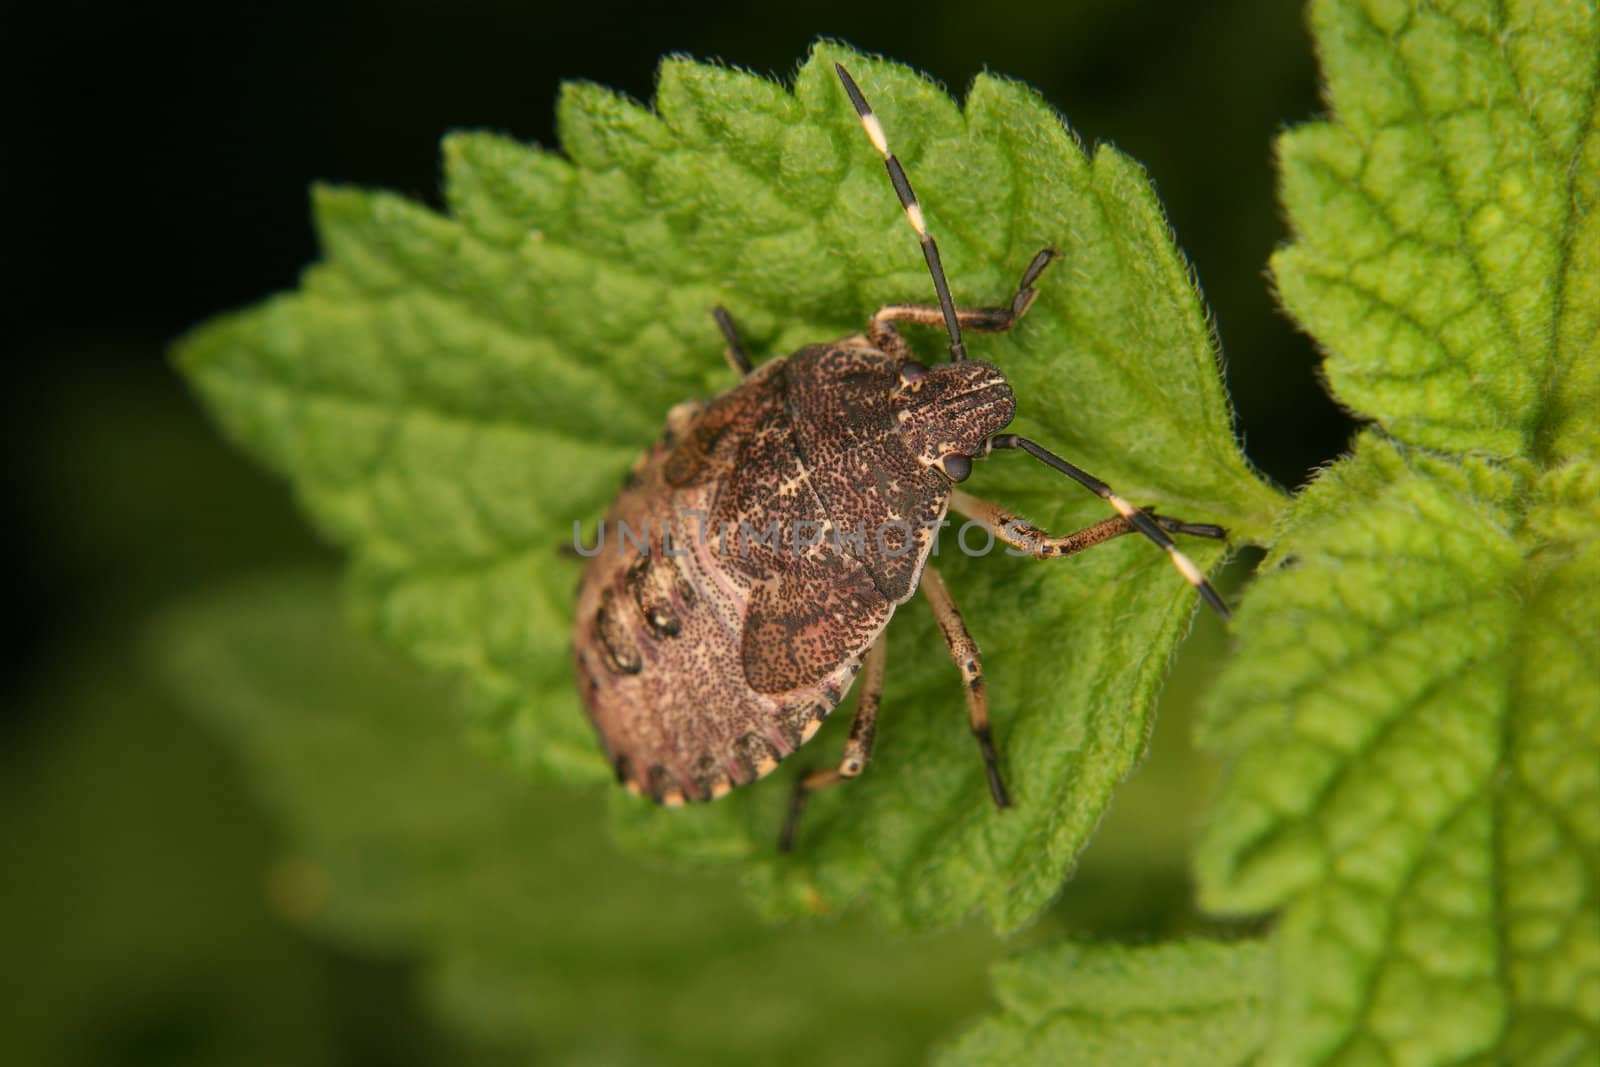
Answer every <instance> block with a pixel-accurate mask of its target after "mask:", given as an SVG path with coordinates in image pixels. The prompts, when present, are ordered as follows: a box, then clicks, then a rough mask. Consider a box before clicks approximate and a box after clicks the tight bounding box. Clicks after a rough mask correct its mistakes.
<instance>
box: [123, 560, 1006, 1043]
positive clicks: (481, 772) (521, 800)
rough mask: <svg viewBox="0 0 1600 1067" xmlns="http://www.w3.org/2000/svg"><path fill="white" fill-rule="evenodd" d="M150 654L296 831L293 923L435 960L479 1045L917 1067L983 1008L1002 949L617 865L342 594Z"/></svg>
mask: <svg viewBox="0 0 1600 1067" xmlns="http://www.w3.org/2000/svg"><path fill="white" fill-rule="evenodd" d="M150 647H151V649H152V650H153V657H154V662H155V663H156V665H157V667H158V669H159V671H160V673H161V676H162V677H163V678H164V679H165V680H166V682H167V684H168V685H169V686H170V687H171V689H172V691H173V692H174V693H175V694H176V695H177V696H178V697H179V698H180V699H181V700H183V702H184V703H185V704H186V705H187V706H188V707H189V708H191V709H192V710H193V711H194V712H195V713H196V714H197V715H198V716H199V718H200V719H201V720H202V721H203V722H205V723H206V724H207V725H208V726H210V727H212V728H213V729H214V730H215V731H216V733H217V734H218V736H220V737H221V738H222V739H223V740H224V741H225V743H226V744H227V745H228V746H229V747H230V748H231V749H232V750H233V751H234V753H235V754H236V756H237V758H238V763H239V766H240V768H241V770H242V771H243V772H244V777H245V779H246V781H247V783H248V784H249V785H250V786H251V787H252V789H253V791H254V793H255V794H256V795H257V796H258V797H259V798H260V800H261V801H262V802H263V804H264V805H265V807H266V809H267V810H268V812H269V813H270V814H271V815H273V816H274V817H275V818H276V820H277V821H278V823H279V825H280V826H281V828H282V830H283V832H284V837H285V840H286V846H285V854H284V857H283V859H282V861H281V862H280V863H278V864H277V866H276V868H275V869H274V870H273V871H272V872H271V874H270V877H269V879H268V883H269V889H270V892H271V897H272V899H273V901H274V902H275V903H276V904H277V906H278V908H279V910H280V911H281V912H282V913H283V914H284V915H286V916H287V917H288V918H290V919H292V920H294V921H297V922H299V923H301V924H303V925H305V926H307V927H309V928H311V929H313V930H315V931H317V932H318V933H320V934H322V935H324V936H328V937H331V938H334V939H336V940H338V941H340V942H342V943H344V944H347V945H353V946H355V947H358V948H362V949H365V950H367V951H375V952H381V953H385V954H403V955H405V956H407V957H411V958H414V959H417V960H418V961H419V962H420V963H421V965H422V968H423V973H424V975H425V976H426V991H427V992H428V994H429V998H430V1000H431V1002H432V1004H433V1005H434V1006H435V1008H436V1009H437V1010H438V1011H439V1012H440V1013H441V1015H442V1016H443V1018H445V1019H446V1020H448V1021H449V1022H451V1023H452V1024H454V1025H455V1026H457V1027H459V1028H460V1029H461V1030H462V1032H464V1033H466V1034H469V1035H473V1036H476V1037H477V1038H479V1039H482V1040H485V1041H487V1042H490V1043H491V1044H494V1045H499V1046H509V1047H512V1048H522V1049H528V1050H532V1051H534V1052H535V1053H536V1055H537V1061H538V1062H540V1063H546V1062H549V1063H685V1062H695V1063H752V1062H761V1063H860V1062H873V1063H913V1062H917V1061H918V1060H919V1059H920V1056H921V1052H922V1049H923V1048H924V1047H925V1046H926V1045H927V1043H928V1042H929V1041H931V1040H933V1039H934V1038H935V1037H937V1036H939V1035H941V1034H943V1033H945V1032H947V1031H948V1030H949V1028H950V1026H951V1024H952V1021H953V1020H954V1019H956V1018H958V1017H959V1016H960V1015H962V1014H964V1013H965V1012H967V1011H970V1010H971V1005H973V1004H975V1003H979V1002H981V999H982V989H981V978H980V976H981V972H982V968H983V964H984V962H985V961H986V960H987V959H988V958H990V957H991V955H992V954H993V952H994V946H993V942H992V939H991V938H990V937H988V936H987V934H985V933H984V932H982V931H973V930H969V931H966V932H951V933H946V934H942V935H938V936H935V937H921V938H918V939H916V940H915V941H905V940H896V939H895V938H893V937H889V936H887V935H885V934H883V933H882V932H880V931H874V930H872V929H870V928H869V924H868V923H867V922H865V921H864V920H863V919H862V918H861V917H857V918H855V919H853V920H851V921H849V922H847V923H845V924H830V925H814V926H810V927H805V926H802V927H794V928H790V929H787V930H771V929H769V928H767V927H766V926H764V925H763V924H762V923H761V922H760V921H759V920H758V919H757V918H756V917H755V916H753V915H751V914H750V913H749V911H748V909H746V908H745V907H744V906H743V902H742V901H741V900H740V894H739V891H738V888H737V887H736V886H734V885H732V884H730V883H729V882H728V880H726V879H723V878H720V877H717V876H715V875H709V874H705V873H700V874H697V875H688V874H684V873H682V872H671V871H663V870H660V869H659V866H658V865H657V866H648V865H644V864H642V863H640V862H639V861H638V860H629V859H627V858H625V857H619V856H617V855H615V854H614V852H613V851H612V850H611V849H610V848H609V847H607V844H606V842H605V841H604V835H605V819H604V817H603V805H601V804H600V803H599V802H598V800H597V798H596V797H595V796H594V795H593V791H592V790H586V791H582V792H574V791H570V790H561V789H556V788H552V787H549V786H543V787H531V786H529V784H528V783H527V782H525V781H522V780H521V778H520V777H519V776H518V775H517V774H515V773H514V772H513V771H512V770H511V769H510V768H508V767H506V766H505V764H504V763H503V761H499V760H497V759H495V758H492V757H490V756H489V755H487V754H485V753H483V752H480V751H475V750H474V749H473V748H472V747H470V746H469V745H468V744H467V742H466V739H465V738H464V737H463V736H462V734H461V731H460V729H459V727H458V725H457V724H456V723H455V722H453V721H452V720H451V718H450V717H449V716H448V715H443V714H441V713H440V709H441V707H442V706H443V705H445V704H446V703H447V702H448V694H447V693H446V692H445V691H444V690H445V687H443V686H441V685H437V684H434V685H428V684H422V682H421V681H420V680H419V679H418V678H417V676H416V672H415V670H414V669H413V668H410V667H408V666H407V665H406V664H404V663H402V662H399V661H398V660H397V659H396V658H395V657H394V656H393V655H392V654H391V653H388V652H387V650H385V649H382V648H380V647H377V646H375V645H374V644H373V643H372V642H371V641H369V640H366V639H363V638H361V637H360V636H359V635H358V634H356V633H355V632H353V631H352V630H350V629H349V628H348V627H347V626H346V625H345V624H344V621H343V620H342V619H341V618H340V614H339V612H338V611H337V609H336V606H335V600H334V597H333V594H332V589H331V583H329V582H327V581H325V580H323V579H320V578H315V577H289V578H270V579H265V580H256V581H254V582H250V583H245V584H242V585H239V586H237V587H234V588H232V589H228V590H225V591H223V592H220V593H216V594H213V595H211V596H209V597H207V598H204V599H201V600H197V601H194V602H191V603H189V604H187V605H185V606H182V607H180V608H178V609H175V610H173V611H172V612H170V613H169V615H168V616H166V617H165V618H164V619H163V620H162V621H161V624H160V625H159V626H158V627H157V628H156V630H155V632H154V634H153V639H152V641H151V643H150ZM867 945H870V951H862V949H863V946H867ZM842 960H848V961H849V965H848V966H842V965H841V961H842Z"/></svg>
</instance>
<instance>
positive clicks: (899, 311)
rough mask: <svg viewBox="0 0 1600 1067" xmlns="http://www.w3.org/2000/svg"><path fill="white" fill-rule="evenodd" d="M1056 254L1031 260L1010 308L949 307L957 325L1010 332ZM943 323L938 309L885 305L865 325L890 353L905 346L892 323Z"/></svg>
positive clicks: (1030, 303)
mask: <svg viewBox="0 0 1600 1067" xmlns="http://www.w3.org/2000/svg"><path fill="white" fill-rule="evenodd" d="M1057 254H1058V253H1056V252H1055V251H1054V250H1052V249H1049V248H1045V249H1041V250H1040V251H1039V253H1038V255H1036V256H1034V257H1033V261H1032V262H1030V263H1029V264H1028V269H1027V270H1025V271H1024V272H1023V274H1022V281H1020V282H1019V283H1017V291H1016V293H1015V294H1014V295H1013V296H1012V297H1011V306H1010V307H1003V308H952V313H953V314H954V315H955V318H956V322H957V323H959V324H960V326H961V328H962V329H966V330H976V331H978V332H980V333H1005V332H1006V331H1007V330H1009V329H1011V327H1013V326H1015V325H1016V324H1017V321H1018V320H1019V319H1021V318H1022V316H1024V315H1026V314H1027V313H1028V309H1029V308H1030V307H1032V306H1033V301H1034V298H1035V297H1037V296H1038V295H1039V293H1038V290H1036V289H1034V287H1033V283H1034V282H1036V281H1038V280H1039V275H1040V274H1042V273H1044V269H1045V268H1046V267H1048V266H1049V265H1050V261H1051V260H1053V259H1055V258H1056V256H1057ZM943 321H944V310H943V309H942V308H940V307H936V306H930V305H925V304H885V305H884V306H883V307H881V308H879V309H878V310H877V311H875V312H873V314H872V320H871V322H870V323H869V324H868V326H867V336H868V337H869V338H871V339H872V343H873V344H875V345H877V346H878V347H879V348H881V349H883V350H884V351H886V352H893V351H898V350H900V349H901V348H902V347H904V342H903V341H902V340H901V338H900V332H899V331H898V330H896V329H895V325H894V324H895V323H897V322H912V323H918V324H920V325H924V326H937V325H938V324H939V323H941V322H943Z"/></svg>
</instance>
